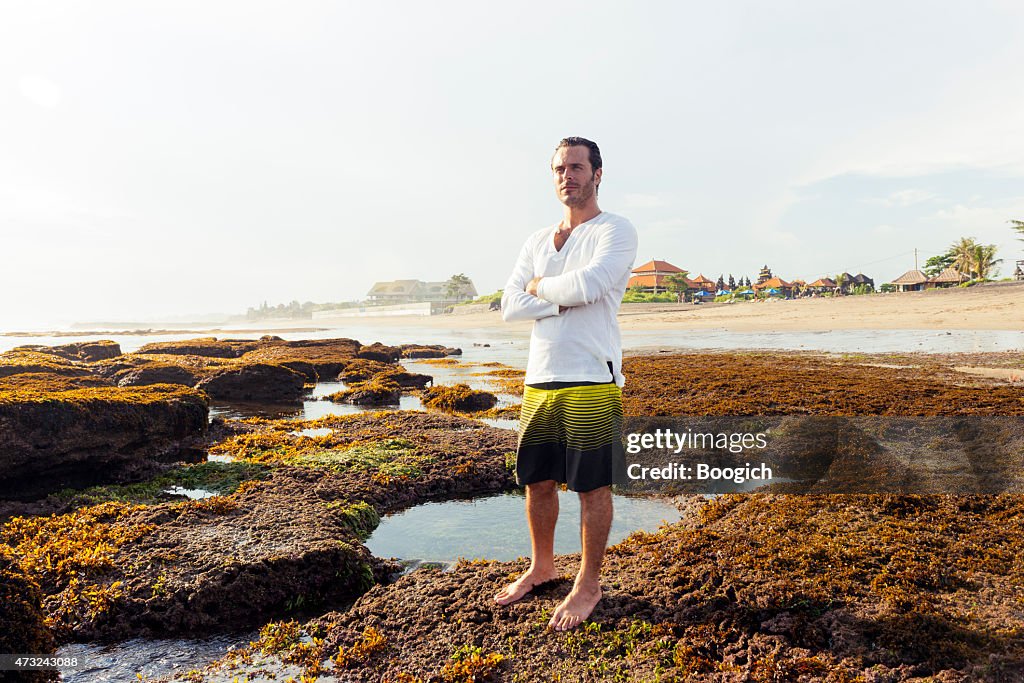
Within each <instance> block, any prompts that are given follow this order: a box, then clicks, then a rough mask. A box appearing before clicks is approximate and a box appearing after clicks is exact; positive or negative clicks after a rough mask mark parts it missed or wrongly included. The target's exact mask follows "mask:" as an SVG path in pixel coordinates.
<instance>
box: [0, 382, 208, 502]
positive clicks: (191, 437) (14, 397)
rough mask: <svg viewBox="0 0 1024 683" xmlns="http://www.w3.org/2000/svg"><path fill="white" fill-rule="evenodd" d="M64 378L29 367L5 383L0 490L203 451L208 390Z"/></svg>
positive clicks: (25, 491) (31, 490)
mask: <svg viewBox="0 0 1024 683" xmlns="http://www.w3.org/2000/svg"><path fill="white" fill-rule="evenodd" d="M61 381H62V379H61V378H60V377H59V376H58V377H57V378H56V379H55V378H54V377H53V376H52V375H49V374H47V373H24V374H22V375H14V376H10V377H7V378H5V380H4V386H0V497H2V498H17V499H26V498H29V497H32V496H36V495H41V494H43V493H45V492H47V491H54V490H58V489H61V488H65V487H69V486H81V485H88V484H92V483H99V482H103V481H117V480H120V479H123V478H129V479H130V478H138V477H140V476H143V475H144V474H145V473H147V472H151V471H154V469H158V464H159V463H164V462H173V461H178V460H195V459H198V458H199V457H201V456H202V452H201V451H200V450H198V448H199V445H200V440H201V439H202V437H203V434H204V433H205V431H206V425H207V419H208V404H207V398H206V397H205V396H204V395H203V394H201V393H199V392H197V391H194V390H192V389H187V388H185V387H181V386H175V385H167V384H157V385H152V386H149V387H140V388H134V389H123V388H120V387H113V386H85V387H79V388H66V389H61V388H59V386H60V385H59V384H58V383H59V382H61ZM76 381H78V382H82V381H84V380H82V379H81V378H76ZM95 381H102V380H95Z"/></svg>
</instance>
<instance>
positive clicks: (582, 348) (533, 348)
mask: <svg viewBox="0 0 1024 683" xmlns="http://www.w3.org/2000/svg"><path fill="white" fill-rule="evenodd" d="M557 230H558V226H557V225H553V226H550V227H547V228H544V229H543V230H538V231H537V232H535V233H533V234H532V235H530V237H529V238H527V240H526V244H524V245H523V248H522V250H521V251H520V252H519V258H518V259H517V260H516V265H515V268H514V269H513V270H512V275H511V276H510V277H509V279H508V282H507V283H506V284H505V291H504V293H503V295H502V297H501V315H502V317H503V318H504V319H505V321H506V322H512V321H516V320H533V321H534V323H533V333H532V334H531V335H530V355H529V359H528V360H527V364H526V379H525V382H526V384H535V383H539V382H607V381H610V380H612V379H614V380H615V383H616V384H617V385H618V386H620V387H621V386H623V385H624V384H625V381H626V378H625V377H624V376H623V374H622V338H621V336H620V334H619V322H618V319H617V318H616V315H617V314H618V311H619V304H620V303H621V302H622V295H623V294H624V293H625V291H626V284H627V283H628V282H629V276H630V271H631V270H632V268H633V261H634V260H635V259H636V249H637V233H636V228H634V227H633V225H632V223H630V222H629V221H628V220H626V219H625V218H623V217H622V216H617V215H615V214H612V213H608V212H606V211H605V212H602V213H600V214H598V215H597V216H595V217H594V218H592V219H590V220H589V221H587V222H586V223H581V224H580V225H578V226H576V228H575V229H573V231H572V233H571V234H570V235H569V238H568V240H566V242H565V244H564V245H562V250H561V251H555V243H554V238H555V232H557ZM535 277H543V278H544V279H542V280H541V281H540V284H539V285H538V287H537V296H533V295H531V294H527V293H526V291H525V290H526V285H527V284H528V283H529V282H530V280H532V279H533V278H535ZM559 306H571V307H572V308H570V309H569V310H567V311H565V312H564V313H562V314H559V313H558V307H559ZM609 361H611V363H612V368H613V371H612V374H611V375H610V374H609V372H608V362H609Z"/></svg>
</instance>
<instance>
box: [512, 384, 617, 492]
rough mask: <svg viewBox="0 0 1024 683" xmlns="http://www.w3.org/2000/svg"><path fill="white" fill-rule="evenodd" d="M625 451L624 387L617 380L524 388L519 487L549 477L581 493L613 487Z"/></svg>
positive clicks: (518, 454)
mask: <svg viewBox="0 0 1024 683" xmlns="http://www.w3.org/2000/svg"><path fill="white" fill-rule="evenodd" d="M567 385H568V386H567ZM622 453H623V450H622V390H621V389H619V387H618V386H617V385H616V384H615V383H614V382H608V383H603V384H598V383H593V382H588V383H576V384H573V383H568V382H548V383H546V384H539V385H530V384H527V385H526V386H525V387H524V388H523V407H522V411H521V413H520V417H519V447H518V449H517V451H516V482H517V483H518V484H519V485H520V486H522V485H525V484H533V483H535V482H538V481H545V480H548V479H553V480H554V481H557V482H559V483H562V484H565V485H566V487H567V488H568V489H570V490H572V491H579V492H583V491H592V490H594V489H596V488H600V487H602V486H610V485H611V484H612V483H613V480H617V477H614V474H615V472H616V471H617V464H618V463H619V462H621V461H622Z"/></svg>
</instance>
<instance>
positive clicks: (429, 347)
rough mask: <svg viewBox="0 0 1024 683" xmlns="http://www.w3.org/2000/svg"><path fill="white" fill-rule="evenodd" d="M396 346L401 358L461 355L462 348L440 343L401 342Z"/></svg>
mask: <svg viewBox="0 0 1024 683" xmlns="http://www.w3.org/2000/svg"><path fill="white" fill-rule="evenodd" d="M398 348H399V349H400V350H401V353H402V358H445V357H446V356H461V355H462V349H459V348H454V347H451V346H444V345H442V344H402V345H401V346H399V347H398Z"/></svg>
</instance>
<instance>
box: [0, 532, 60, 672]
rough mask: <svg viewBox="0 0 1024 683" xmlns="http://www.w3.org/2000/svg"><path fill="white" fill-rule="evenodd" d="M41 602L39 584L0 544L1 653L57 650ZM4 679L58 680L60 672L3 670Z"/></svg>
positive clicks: (50, 651) (41, 653)
mask: <svg viewBox="0 0 1024 683" xmlns="http://www.w3.org/2000/svg"><path fill="white" fill-rule="evenodd" d="M41 602H42V593H41V592H40V590H39V586H38V585H36V583H35V582H34V581H32V579H31V578H30V577H29V576H28V575H27V574H26V573H25V572H24V570H22V568H21V567H20V566H19V565H18V562H17V560H16V559H15V558H14V556H13V555H12V554H11V553H10V549H9V548H7V547H6V546H3V545H0V653H4V654H32V655H48V654H53V653H54V651H55V650H56V642H55V641H54V639H53V635H52V634H51V633H50V630H49V629H48V628H47V627H46V617H45V615H44V613H43V610H42V608H41ZM5 676H9V677H8V678H5ZM15 676H17V678H15ZM4 680H10V681H14V680H18V681H27V682H29V683H36V682H40V683H41V682H42V681H56V680H59V675H58V673H57V672H56V671H21V672H17V673H16V674H15V673H13V672H3V671H0V681H4Z"/></svg>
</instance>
